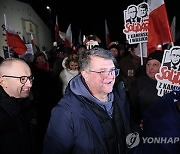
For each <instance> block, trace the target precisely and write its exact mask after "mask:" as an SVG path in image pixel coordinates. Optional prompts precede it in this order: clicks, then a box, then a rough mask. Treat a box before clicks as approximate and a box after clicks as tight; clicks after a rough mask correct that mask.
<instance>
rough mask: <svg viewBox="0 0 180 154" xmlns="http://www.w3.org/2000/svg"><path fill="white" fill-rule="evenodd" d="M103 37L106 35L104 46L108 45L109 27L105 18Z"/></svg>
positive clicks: (109, 40)
mask: <svg viewBox="0 0 180 154" xmlns="http://www.w3.org/2000/svg"><path fill="white" fill-rule="evenodd" d="M105 37H106V46H107V47H108V46H109V44H110V43H111V39H110V34H109V29H108V26H107V21H106V20H105Z"/></svg>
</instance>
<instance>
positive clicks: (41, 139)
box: [0, 42, 180, 154]
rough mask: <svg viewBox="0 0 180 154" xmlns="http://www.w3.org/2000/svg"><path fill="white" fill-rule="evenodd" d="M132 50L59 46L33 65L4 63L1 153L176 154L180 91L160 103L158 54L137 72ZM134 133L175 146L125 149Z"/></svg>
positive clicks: (115, 45) (38, 55) (0, 83)
mask: <svg viewBox="0 0 180 154" xmlns="http://www.w3.org/2000/svg"><path fill="white" fill-rule="evenodd" d="M135 48H136V46H128V47H126V46H124V45H123V44H119V43H118V42H111V43H110V44H109V46H108V47H106V48H105V47H102V46H97V45H96V46H94V47H92V48H86V46H85V45H79V46H78V47H77V48H76V50H73V49H66V48H65V47H64V46H63V44H61V45H60V46H53V48H52V49H51V50H50V51H48V52H41V51H38V52H36V53H35V54H34V56H33V59H31V60H29V59H26V58H23V57H21V58H7V59H2V60H1V62H0V122H1V125H0V153H2V154H144V153H145V154H147V153H150V152H152V153H154V154H156V153H162V152H163V153H168V154H170V153H171V154H178V153H179V151H180V129H179V128H180V121H179V119H180V105H179V104H180V91H178V90H176V91H172V92H170V93H169V94H167V95H164V96H163V97H162V98H161V97H159V96H158V95H157V89H156V84H157V81H156V78H155V74H156V73H158V72H159V69H160V66H161V62H162V58H163V51H160V50H155V51H154V52H153V53H152V54H150V55H148V57H147V58H146V59H144V65H141V58H140V57H138V56H137V55H136V53H135ZM157 114H158V115H157ZM169 121H170V125H171V126H169V124H168V122H169ZM162 125H163V126H165V127H166V128H163V126H162ZM170 130H171V131H170ZM134 132H137V133H139V135H140V137H144V138H145V137H161V136H162V137H175V138H176V137H177V138H178V139H179V140H178V139H177V140H178V142H177V143H174V144H173V145H171V144H170V145H169V144H168V145H167V144H165V143H164V144H163V143H162V144H155V145H153V146H152V145H148V144H143V143H142V141H140V143H139V145H137V146H136V147H133V148H129V147H130V146H129V145H128V144H127V143H132V144H133V143H134V142H135V141H136V140H137V139H136V138H132V139H131V140H130V141H127V136H128V134H131V133H134ZM171 135H172V136H171Z"/></svg>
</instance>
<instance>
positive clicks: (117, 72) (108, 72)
mask: <svg viewBox="0 0 180 154" xmlns="http://www.w3.org/2000/svg"><path fill="white" fill-rule="evenodd" d="M89 72H93V73H97V74H100V75H105V74H107V75H115V76H118V75H119V72H120V69H117V68H115V69H111V70H109V71H93V70H89Z"/></svg>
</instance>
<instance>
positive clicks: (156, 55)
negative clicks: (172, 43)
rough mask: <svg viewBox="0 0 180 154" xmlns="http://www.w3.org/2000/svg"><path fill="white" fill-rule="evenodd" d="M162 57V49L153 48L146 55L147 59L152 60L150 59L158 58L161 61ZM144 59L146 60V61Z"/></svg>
mask: <svg viewBox="0 0 180 154" xmlns="http://www.w3.org/2000/svg"><path fill="white" fill-rule="evenodd" d="M162 58H163V51H161V50H155V51H154V52H153V53H151V54H150V55H149V56H148V57H147V61H149V60H152V59H156V60H158V61H159V62H160V63H161V62H162ZM147 61H146V62H147Z"/></svg>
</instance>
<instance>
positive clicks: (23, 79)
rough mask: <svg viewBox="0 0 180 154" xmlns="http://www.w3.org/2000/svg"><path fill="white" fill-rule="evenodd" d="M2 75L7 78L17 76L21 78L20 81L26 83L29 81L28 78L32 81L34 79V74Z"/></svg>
mask: <svg viewBox="0 0 180 154" xmlns="http://www.w3.org/2000/svg"><path fill="white" fill-rule="evenodd" d="M2 77H5V78H17V79H19V80H20V82H21V83H22V84H25V83H26V82H27V80H28V79H29V81H30V82H32V81H33V80H34V76H33V75H30V76H20V77H18V76H11V75H3V76H2Z"/></svg>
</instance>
